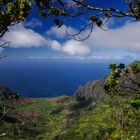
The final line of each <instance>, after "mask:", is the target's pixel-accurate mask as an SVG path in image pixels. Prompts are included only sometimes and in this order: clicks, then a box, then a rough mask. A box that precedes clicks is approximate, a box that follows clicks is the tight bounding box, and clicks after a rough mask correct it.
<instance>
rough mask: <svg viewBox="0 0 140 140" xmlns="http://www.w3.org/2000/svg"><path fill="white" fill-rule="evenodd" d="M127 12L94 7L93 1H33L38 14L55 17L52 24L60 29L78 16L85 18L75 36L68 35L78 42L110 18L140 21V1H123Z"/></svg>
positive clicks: (101, 26)
mask: <svg viewBox="0 0 140 140" xmlns="http://www.w3.org/2000/svg"><path fill="white" fill-rule="evenodd" d="M124 1H125V4H126V6H128V9H127V10H123V9H122V10H119V9H114V8H113V7H111V8H110V7H109V8H100V7H96V6H95V7H94V3H95V2H94V1H92V2H91V1H90V0H69V1H66V0H47V2H46V0H35V3H36V5H37V7H38V10H39V13H40V15H41V16H43V17H45V18H50V17H52V16H53V17H55V18H54V23H55V24H56V25H57V26H58V27H61V26H62V25H63V24H64V23H65V22H67V21H69V20H70V19H73V18H79V19H80V16H82V15H83V16H85V17H86V20H87V22H86V24H85V25H84V26H83V27H82V28H81V29H80V30H79V32H77V33H75V34H69V33H68V35H70V36H73V37H74V39H76V40H78V41H84V40H86V39H87V38H88V37H89V36H90V34H91V32H92V31H93V27H94V25H96V26H98V27H99V28H102V29H103V25H104V24H105V23H106V22H108V20H109V19H110V18H120V19H122V18H124V17H128V18H132V19H134V20H136V21H139V20H140V0H124ZM118 8H119V7H118ZM87 28H88V29H89V33H88V34H87V36H85V37H83V38H80V37H78V35H79V34H80V33H82V32H83V31H85V29H87Z"/></svg>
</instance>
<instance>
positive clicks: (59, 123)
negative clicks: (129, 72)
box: [0, 62, 140, 140]
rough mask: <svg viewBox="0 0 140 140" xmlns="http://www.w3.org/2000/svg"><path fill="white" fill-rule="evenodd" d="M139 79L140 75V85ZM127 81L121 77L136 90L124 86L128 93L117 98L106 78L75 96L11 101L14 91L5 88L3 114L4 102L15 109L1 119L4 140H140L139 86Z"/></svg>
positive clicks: (78, 91) (124, 90)
mask: <svg viewBox="0 0 140 140" xmlns="http://www.w3.org/2000/svg"><path fill="white" fill-rule="evenodd" d="M135 63H137V64H138V65H139V66H140V62H135ZM139 68H140V67H139ZM139 76H140V72H137V73H136V74H135V79H136V81H137V82H138V80H140V77H139ZM127 78H128V79H126V78H119V81H120V85H121V84H123V86H124V84H125V86H126V85H127V86H130V87H131V88H135V89H136V90H135V91H133V90H131V89H129V88H124V87H123V88H121V90H123V91H121V92H123V93H124V94H122V95H118V94H115V92H114V95H113V96H112V95H110V94H107V93H106V92H105V90H104V88H103V87H104V84H105V79H106V78H103V79H101V80H97V81H90V82H88V83H87V84H85V85H84V86H82V87H80V88H79V89H78V90H77V91H76V93H75V95H74V96H72V97H70V96H61V97H55V98H37V99H22V98H20V99H18V100H15V98H14V100H11V95H13V93H12V91H10V90H8V89H6V88H5V89H4V88H1V90H0V91H1V92H0V97H1V98H0V99H1V110H0V111H2V105H3V104H2V103H4V105H5V106H8V105H10V106H11V109H10V110H9V112H8V113H7V114H6V115H5V116H4V117H3V118H1V120H0V123H1V125H0V139H1V140H34V139H35V140H139V139H140V131H139V130H140V107H139V106H140V99H139V97H140V96H139V95H140V93H139V86H138V85H137V84H134V83H131V80H130V78H129V77H127ZM129 80H130V81H129ZM136 81H135V82H136ZM120 85H119V86H120ZM120 87H122V85H121V86H120ZM15 95H16V94H14V97H15ZM3 100H4V101H6V102H3ZM9 101H10V102H11V103H10V104H9Z"/></svg>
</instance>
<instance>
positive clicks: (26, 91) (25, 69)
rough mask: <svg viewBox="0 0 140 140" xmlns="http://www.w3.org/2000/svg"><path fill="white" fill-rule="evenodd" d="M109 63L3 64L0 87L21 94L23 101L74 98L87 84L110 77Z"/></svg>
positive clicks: (7, 62) (0, 69) (1, 66)
mask: <svg viewBox="0 0 140 140" xmlns="http://www.w3.org/2000/svg"><path fill="white" fill-rule="evenodd" d="M109 63H110V62H85V61H83V62H82V61H62V60H61V61H60V60H52V61H51V60H38V59H25V60H24V59H23V60H22V59H21V60H20V59H19V60H17V59H16V60H7V59H5V60H0V86H6V87H8V88H10V89H11V90H12V91H16V92H19V93H20V95H21V96H23V97H31V98H39V97H55V96H61V95H68V96H70V95H73V94H74V92H75V90H76V89H77V88H78V87H79V86H80V85H83V84H85V83H86V82H88V81H89V80H97V79H100V78H102V77H103V76H106V75H108V74H109V69H108V65H109Z"/></svg>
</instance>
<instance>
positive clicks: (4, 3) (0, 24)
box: [0, 0, 31, 37]
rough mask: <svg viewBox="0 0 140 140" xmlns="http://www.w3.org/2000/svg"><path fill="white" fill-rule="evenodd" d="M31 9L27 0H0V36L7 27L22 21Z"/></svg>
mask: <svg viewBox="0 0 140 140" xmlns="http://www.w3.org/2000/svg"><path fill="white" fill-rule="evenodd" d="M30 9H31V2H29V1H28V0H0V37H2V36H3V35H4V34H5V32H6V31H8V27H9V26H11V25H15V24H17V23H20V22H23V21H24V20H25V18H26V17H27V15H28V14H29V12H30Z"/></svg>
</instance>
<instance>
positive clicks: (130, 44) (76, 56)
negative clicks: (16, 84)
mask: <svg viewBox="0 0 140 140" xmlns="http://www.w3.org/2000/svg"><path fill="white" fill-rule="evenodd" d="M69 1H70V0H69ZM124 1H125V0H119V1H118V0H104V1H102V0H96V1H95V6H98V7H114V8H116V7H117V8H118V9H123V10H126V9H127V6H126V5H125V4H124ZM88 2H89V3H90V4H91V1H89V0H88ZM86 19H87V18H86V16H83V17H80V18H77V19H73V20H70V21H68V22H66V23H65V24H64V25H63V26H62V27H61V28H58V27H56V26H55V25H54V24H53V20H52V19H44V18H42V17H40V16H39V14H38V12H37V9H36V7H35V6H33V8H32V10H31V13H30V15H29V16H28V17H27V19H26V21H25V22H23V23H20V24H17V25H15V26H12V27H9V32H7V33H6V34H5V35H4V37H3V38H2V39H1V40H0V41H3V40H4V41H8V42H9V41H10V42H11V43H10V45H9V47H8V48H6V49H0V53H2V54H5V55H8V58H10V59H11V58H27V59H49V60H50V59H52V60H64V59H66V60H82V61H95V60H101V61H104V60H119V61H122V60H140V56H139V53H140V39H139V36H140V32H139V30H140V22H132V21H131V20H130V19H124V20H119V21H117V22H114V19H112V20H110V21H109V22H108V23H107V24H106V25H105V26H104V28H105V29H106V31H105V30H102V29H99V28H98V27H96V26H95V27H94V28H93V32H92V34H91V35H90V38H88V39H87V40H85V41H84V42H77V41H76V40H74V39H73V38H72V37H69V36H68V35H67V34H66V31H68V32H69V33H76V32H77V31H78V30H79V29H80V28H81V27H82V26H83V24H84V23H86V22H87V21H86ZM88 31H89V30H88V29H87V30H86V31H85V32H84V33H83V34H82V35H81V36H84V35H85V34H86V33H87V32H88Z"/></svg>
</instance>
